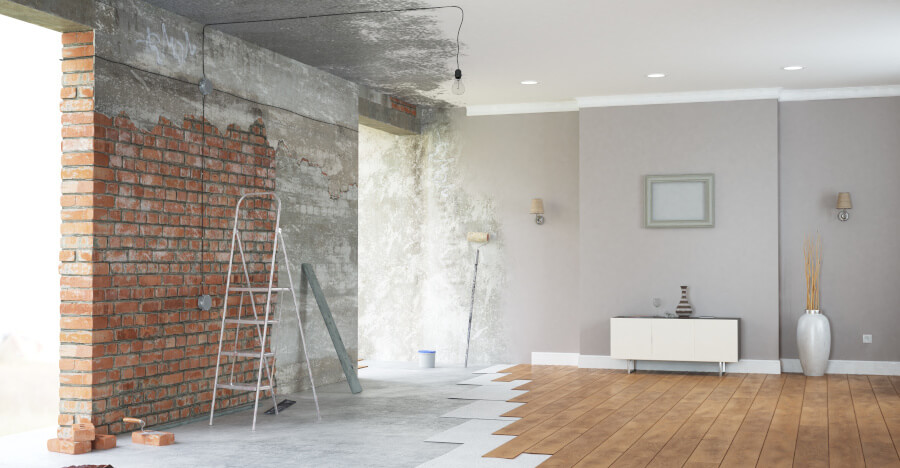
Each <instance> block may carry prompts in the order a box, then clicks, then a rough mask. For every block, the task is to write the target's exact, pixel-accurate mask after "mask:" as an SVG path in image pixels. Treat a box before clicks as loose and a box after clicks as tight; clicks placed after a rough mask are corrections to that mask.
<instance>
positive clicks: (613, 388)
mask: <svg viewBox="0 0 900 468" xmlns="http://www.w3.org/2000/svg"><path fill="white" fill-rule="evenodd" d="M613 377H615V378H613ZM610 378H612V380H611V384H610V385H607V386H604V387H602V388H600V389H598V390H597V391H596V392H594V393H592V394H590V395H588V396H586V397H584V398H583V399H582V400H581V401H580V402H578V403H575V404H573V405H570V406H569V407H568V408H566V409H565V410H563V411H561V412H559V413H557V414H556V415H554V416H552V417H550V418H547V419H546V420H536V421H535V422H531V421H529V422H528V425H527V426H523V422H524V421H525V420H526V419H529V417H530V416H529V417H525V418H523V419H520V420H519V421H516V422H514V423H512V424H510V425H509V426H507V427H505V428H503V429H501V431H504V432H513V431H511V430H510V428H513V429H514V430H515V431H519V430H522V428H523V427H524V428H525V429H524V430H522V432H521V433H520V434H518V437H516V438H515V439H513V440H511V441H509V442H507V443H505V444H503V445H501V446H500V447H498V448H497V449H495V450H493V451H491V452H489V453H488V454H487V455H485V456H486V457H500V458H515V457H516V456H518V455H519V454H521V453H523V452H524V451H526V450H527V449H529V448H530V447H531V446H533V445H534V444H536V443H538V442H540V441H542V440H544V439H545V438H546V437H548V436H549V435H551V434H553V433H554V432H556V431H557V430H558V429H559V428H560V427H563V426H565V425H566V424H569V423H570V422H572V421H574V420H576V419H578V418H579V417H580V416H582V415H584V414H585V413H587V412H588V411H590V410H591V409H592V408H594V407H595V406H597V405H600V404H602V403H604V402H605V401H606V400H608V399H609V398H611V397H613V396H615V395H616V394H618V393H619V392H621V391H622V390H624V389H626V388H628V387H629V386H630V385H631V384H633V383H634V382H637V381H638V380H640V379H641V378H643V375H641V376H640V377H639V376H637V375H631V376H627V377H626V376H622V375H621V374H619V375H615V376H610ZM563 404H564V403H563ZM514 426H518V427H514ZM497 432H500V431H497ZM497 432H495V434H497Z"/></svg>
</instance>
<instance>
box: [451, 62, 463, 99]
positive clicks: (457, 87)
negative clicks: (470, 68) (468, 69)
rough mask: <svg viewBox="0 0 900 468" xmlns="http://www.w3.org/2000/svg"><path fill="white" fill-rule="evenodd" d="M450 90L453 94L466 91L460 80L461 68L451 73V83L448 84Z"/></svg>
mask: <svg viewBox="0 0 900 468" xmlns="http://www.w3.org/2000/svg"><path fill="white" fill-rule="evenodd" d="M450 91H453V94H464V93H465V92H466V85H465V84H464V83H463V80H462V70H460V69H459V68H457V69H456V72H455V73H454V74H453V84H451V85H450Z"/></svg>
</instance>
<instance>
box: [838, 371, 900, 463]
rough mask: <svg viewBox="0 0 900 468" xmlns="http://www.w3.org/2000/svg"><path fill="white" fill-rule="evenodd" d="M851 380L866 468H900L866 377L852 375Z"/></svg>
mask: <svg viewBox="0 0 900 468" xmlns="http://www.w3.org/2000/svg"><path fill="white" fill-rule="evenodd" d="M848 380H849V383H850V396H851V398H852V400H853V411H854V412H855V413H856V425H857V427H858V428H859V440H860V443H861V444H862V449H863V458H864V459H865V462H866V466H878V467H885V468H900V458H897V451H896V450H895V449H894V442H893V440H891V434H890V432H889V431H888V428H887V425H886V424H885V423H884V417H883V416H882V415H881V408H879V407H878V402H877V400H875V393H874V392H873V391H872V386H871V385H870V384H869V379H868V378H867V377H866V376H864V375H851V376H849V378H848Z"/></svg>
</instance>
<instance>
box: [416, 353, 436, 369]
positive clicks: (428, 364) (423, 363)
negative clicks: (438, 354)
mask: <svg viewBox="0 0 900 468" xmlns="http://www.w3.org/2000/svg"><path fill="white" fill-rule="evenodd" d="M419 367H421V368H423V369H431V368H434V351H431V350H428V349H420V350H419Z"/></svg>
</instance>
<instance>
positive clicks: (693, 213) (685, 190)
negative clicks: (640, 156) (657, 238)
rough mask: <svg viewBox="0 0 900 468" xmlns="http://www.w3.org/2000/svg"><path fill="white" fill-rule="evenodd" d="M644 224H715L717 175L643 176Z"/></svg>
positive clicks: (669, 225) (704, 226)
mask: <svg viewBox="0 0 900 468" xmlns="http://www.w3.org/2000/svg"><path fill="white" fill-rule="evenodd" d="M644 227H647V228H711V227H715V175H714V174H671V175H647V176H644Z"/></svg>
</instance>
